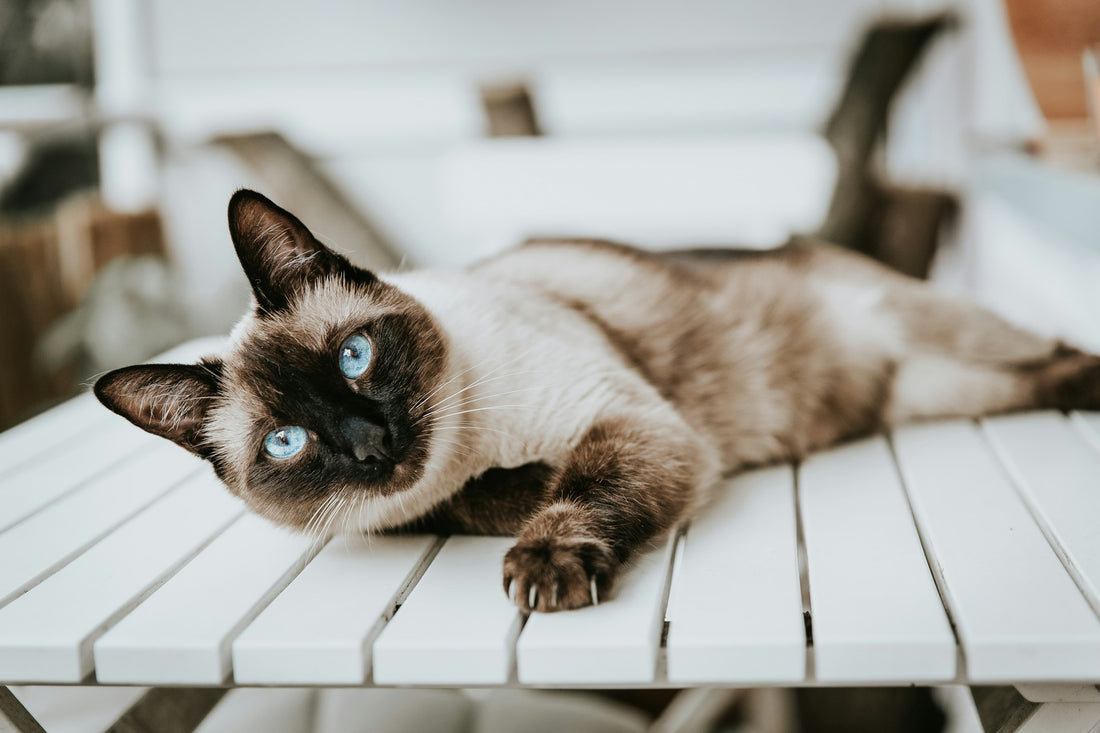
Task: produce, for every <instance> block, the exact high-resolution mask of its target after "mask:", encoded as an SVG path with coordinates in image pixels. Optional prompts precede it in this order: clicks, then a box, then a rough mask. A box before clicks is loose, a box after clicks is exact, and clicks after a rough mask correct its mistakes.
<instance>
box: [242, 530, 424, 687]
mask: <svg viewBox="0 0 1100 733" xmlns="http://www.w3.org/2000/svg"><path fill="white" fill-rule="evenodd" d="M438 541H439V540H438V539H437V538H436V537H434V536H431V535H416V536H396V537H376V538H373V539H369V538H366V537H354V538H347V539H344V538H337V539H335V540H333V541H332V542H330V543H329V544H328V546H327V547H325V549H324V550H322V551H321V553H320V554H319V555H317V557H315V558H314V559H313V561H312V562H311V563H310V564H309V565H308V566H307V567H306V569H305V570H303V571H302V573H301V574H300V575H299V576H298V577H297V578H295V579H294V581H293V582H292V583H291V584H290V585H289V587H287V589H286V590H284V591H283V592H282V593H281V594H279V597H278V598H276V599H275V600H274V601H273V602H272V603H271V604H270V605H269V606H268V607H267V608H266V609H264V611H263V612H262V613H261V614H260V615H259V616H258V617H257V618H256V620H255V621H253V622H252V623H251V624H250V625H249V626H248V627H247V628H245V630H244V631H243V632H241V634H240V636H238V637H237V639H236V641H234V642H233V678H234V680H235V681H236V682H237V683H238V684H284V685H290V684H302V685H324V684H329V685H357V684H362V683H363V682H364V680H365V679H366V677H367V671H368V668H369V665H370V659H371V657H370V645H371V643H372V642H373V641H374V638H375V636H376V635H377V633H378V631H380V630H381V628H382V623H383V622H384V620H385V619H387V618H388V617H390V616H391V615H392V614H393V610H394V608H395V606H396V604H397V602H398V601H399V600H400V599H401V592H402V591H403V590H404V589H405V588H406V587H407V586H408V584H409V583H410V582H411V580H412V579H413V578H415V577H416V576H417V575H418V573H419V572H420V571H422V570H423V568H424V566H425V565H426V564H427V562H428V560H429V559H430V558H431V557H432V552H433V551H434V550H435V549H436V547H437V543H438Z"/></svg>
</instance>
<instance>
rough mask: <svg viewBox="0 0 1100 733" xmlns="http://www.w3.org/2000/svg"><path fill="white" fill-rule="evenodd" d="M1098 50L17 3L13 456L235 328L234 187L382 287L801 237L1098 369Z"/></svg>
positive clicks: (374, 1)
mask: <svg viewBox="0 0 1100 733" xmlns="http://www.w3.org/2000/svg"><path fill="white" fill-rule="evenodd" d="M1097 44H1100V3H1097V2H1095V0H937V1H932V0H831V1H830V2H820V1H819V0H679V1H678V2H676V3H671V2H659V1H658V0H629V1H628V0H600V2H592V1H591V0H588V1H585V2H582V1H580V0H557V2H553V3H533V2H516V1H515V0H511V1H508V0H471V1H469V2H463V3H454V2H446V1H445V0H405V1H404V2H400V3H396V2H384V1H383V0H361V1H360V2H350V1H347V2H340V1H338V0H315V1H314V2H311V3H304V2H297V3H296V2H290V1H289V0H265V1H264V2H260V0H236V1H234V2H224V1H221V0H219V1H215V0H192V1H191V2H170V1H169V0H146V1H142V0H0V325H2V328H0V429H2V428H4V427H7V426H10V425H13V424H15V423H17V422H19V421H21V420H23V419H25V418H27V417H29V416H30V415H32V414H34V413H35V412H36V411H40V410H42V409H44V408H45V407H47V406H49V405H50V404H52V403H54V402H57V401H59V400H61V399H64V398H66V397H68V396H70V395H71V394H73V393H74V392H76V391H77V390H79V389H81V388H83V387H85V386H86V385H87V383H88V380H89V379H91V378H92V377H93V376H94V375H96V374H98V373H100V372H102V371H103V370H106V369H109V368H113V367H116V366H121V365H124V364H129V363H133V362H135V361H140V360H142V359H145V358H147V357H149V356H151V355H152V354H154V353H157V352H159V351H162V350H164V349H165V348H167V347H169V346H172V345H174V344H176V343H178V342H180V341H183V340H185V339H187V338H190V337H194V336H200V335H207V334H218V333H224V332H226V331H227V330H228V329H229V328H230V327H231V326H232V324H233V323H234V322H235V321H236V319H237V318H238V317H239V316H240V314H241V313H242V312H243V310H244V308H245V307H246V304H247V301H248V289H247V283H246V281H245V279H244V277H243V276H242V275H241V273H240V270H239V266H238V264H237V262H236V259H235V257H234V254H233V250H232V247H231V245H230V241H229V237H228V232H227V228H226V224H225V206H226V203H227V201H228V199H229V196H230V195H231V193H232V192H233V191H234V190H235V189H237V188H239V187H242V186H243V187H251V188H255V189H257V190H260V191H262V192H264V193H265V194H266V195H268V196H269V197H271V198H272V199H274V200H275V201H276V202H277V203H279V204H281V205H282V206H284V207H286V208H288V209H290V210H292V211H293V212H295V213H296V214H297V215H299V217H300V218H302V219H303V221H304V222H305V223H306V224H307V225H308V226H309V227H310V228H311V229H312V230H313V231H314V232H315V233H316V234H317V235H318V236H319V238H321V239H322V241H324V242H326V243H327V244H328V245H330V246H332V247H334V248H336V249H337V250H339V251H342V252H344V253H345V254H347V255H348V256H349V257H350V258H351V259H352V260H353V261H355V262H356V263H358V264H361V265H363V266H367V267H372V268H379V269H390V268H399V267H414V266H457V265H462V264H464V263H468V262H471V261H474V260H476V259H478V258H481V257H485V256H487V255H489V254H492V253H493V252H495V251H498V250H500V249H502V248H504V247H506V246H509V245H512V244H514V243H516V242H518V241H521V240H522V239H524V238H526V237H528V236H545V235H566V236H598V237H606V238H613V239H620V240H624V241H628V242H632V243H636V244H641V245H643V246H647V247H662V248H671V247H681V246H684V247H696V246H701V245H708V244H715V245H726V246H730V245H737V246H751V247H770V246H775V245H778V244H780V243H782V242H783V241H785V240H786V238H787V237H788V236H790V235H791V234H793V233H805V234H814V235H818V236H822V237H824V238H827V239H830V240H833V241H837V242H839V243H841V244H844V245H845V246H849V247H852V248H853V249H857V250H860V251H863V252H866V253H868V254H870V255H872V256H874V257H877V258H879V259H880V260H883V261H884V262H886V263H888V264H890V265H891V266H894V267H897V268H898V269H900V270H902V271H904V272H907V273H909V274H912V275H914V276H917V277H929V278H931V279H933V280H934V281H936V282H938V283H939V284H940V285H941V286H942V287H945V288H951V289H955V290H958V291H962V292H966V293H968V294H970V295H971V296H972V297H975V298H977V299H979V300H981V301H982V302H984V303H986V304H987V305H989V306H990V307H992V308H994V309H996V310H998V311H1000V312H1001V313H1002V314H1004V315H1005V316H1007V317H1009V318H1010V319H1012V320H1014V321H1016V322H1018V323H1021V324H1023V325H1026V326H1029V327H1031V328H1034V329H1037V330H1040V331H1044V332H1048V333H1053V334H1058V335H1061V336H1063V337H1064V338H1067V339H1068V340H1070V341H1072V342H1075V343H1077V344H1079V345H1081V346H1084V347H1088V348H1091V349H1093V350H1100V318H1098V315H1100V79H1098V74H1097V61H1098V58H1100V46H1098V45H1097ZM803 704H806V703H805V701H803ZM78 707H79V706H78ZM79 709H80V710H83V709H84V708H79ZM83 716H84V713H83V712H82V713H81V714H80V715H77V716H76V717H75V718H74V719H79V720H84V721H85V723H86V722H87V718H86V717H83ZM59 729H60V728H59ZM85 729H88V730H91V729H94V725H93V726H92V728H87V727H85V728H79V727H77V728H74V729H73V730H85ZM918 729H935V730H938V729H939V728H918Z"/></svg>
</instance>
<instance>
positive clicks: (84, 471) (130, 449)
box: [0, 423, 163, 531]
mask: <svg viewBox="0 0 1100 733" xmlns="http://www.w3.org/2000/svg"><path fill="white" fill-rule="evenodd" d="M155 440H163V439H162V438H154V437H153V436H152V435H149V434H148V433H144V432H142V431H141V430H139V429H138V428H136V427H134V426H132V425H130V424H128V423H127V424H118V423H112V424H111V427H110V428H107V429H103V430H100V429H95V430H88V431H86V432H85V433H82V434H81V435H79V436H77V438H76V439H74V440H73V441H72V444H71V445H68V446H65V447H64V448H62V449H59V450H58V451H57V453H56V455H55V456H53V457H50V456H49V455H46V456H42V457H41V458H40V459H39V460H35V461H32V462H30V463H25V464H23V466H22V467H20V468H19V469H17V470H16V471H13V472H12V473H10V474H8V475H6V476H4V478H3V479H0V531H3V530H5V529H7V528H8V527H10V526H12V525H13V524H15V523H16V522H18V521H20V520H22V519H24V518H25V517H27V516H29V515H30V514H33V513H34V512H36V511H38V510H39V509H41V508H42V507H44V506H46V505H47V504H49V503H50V502H52V501H54V500H56V499H57V498H58V497H60V496H64V495H65V494H66V493H68V492H69V491H72V490H73V489H74V488H76V487H77V486H80V485H81V484H83V483H84V482H86V481H88V480H89V479H91V478H94V477H95V476H97V475H99V474H100V473H101V472H103V471H104V470H105V469H108V468H109V467H111V466H113V465H114V464H117V463H119V462H120V461H122V460H124V459H125V458H127V457H128V456H131V455H133V454H135V453H136V452H137V451H139V450H141V449H143V448H148V447H149V446H150V445H152V444H153V442H154V441H155Z"/></svg>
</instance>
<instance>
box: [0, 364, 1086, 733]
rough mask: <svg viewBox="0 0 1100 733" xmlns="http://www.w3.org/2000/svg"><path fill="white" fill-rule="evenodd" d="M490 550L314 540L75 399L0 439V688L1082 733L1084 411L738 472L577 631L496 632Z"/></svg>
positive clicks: (496, 576)
mask: <svg viewBox="0 0 1100 733" xmlns="http://www.w3.org/2000/svg"><path fill="white" fill-rule="evenodd" d="M208 345H209V344H201V343H199V344H191V345H188V346H185V347H184V349H183V352H181V353H177V354H174V355H173V356H174V357H176V358H184V359H186V358H190V355H192V354H195V353H199V352H201V351H202V350H203V347H204V346H208ZM510 543H511V540H510V539H507V538H499V537H460V536H455V537H450V538H441V537H433V536H405V537H374V538H373V539H367V538H354V539H352V538H347V539H345V538H340V537H337V538H336V539H333V540H331V541H329V542H328V543H327V544H325V545H323V546H322V545H321V544H318V543H315V542H313V541H312V540H310V539H309V538H306V537H302V536H299V535H294V534H289V533H287V532H285V531H283V530H281V529H278V528H275V527H273V526H271V525H269V524H267V523H266V522H265V521H263V520H261V519H259V518H257V517H254V516H252V515H250V514H249V513H247V512H246V511H245V509H244V507H243V506H242V505H241V503H240V502H239V501H238V500H236V499H235V498H233V497H232V496H231V495H230V494H229V493H228V492H227V491H226V490H225V489H224V488H223V487H222V486H221V485H220V484H219V482H218V480H217V479H216V478H215V477H214V475H213V473H212V472H211V471H210V470H209V468H208V467H207V466H206V464H204V463H203V462H201V461H200V460H199V459H197V458H193V457H191V456H190V455H189V454H187V453H185V452H184V451H182V450H180V449H179V448H177V447H175V446H173V445H171V444H169V443H168V442H166V441H164V440H161V439H158V438H155V437H152V436H150V435H147V434H145V433H143V432H141V431H139V430H138V429H137V428H133V427H131V426H130V425H129V424H128V423H125V422H124V421H123V420H122V419H121V418H117V417H115V416H114V415H112V414H111V413H109V412H108V411H107V410H105V409H103V408H102V407H100V406H99V405H98V404H97V403H96V402H95V400H94V398H93V397H92V396H91V395H83V396H81V397H78V398H76V399H74V400H72V401H70V402H68V403H66V404H64V405H62V406H60V407H57V408H55V409H53V410H51V411H49V412H47V413H45V414H43V415H41V416H39V417H37V418H35V419H33V420H31V421H29V422H27V423H25V424H23V425H21V426H18V427H17V428H15V429H13V430H10V431H8V432H7V433H5V434H3V435H0V684H9V685H10V684H17V683H45V684H85V685H87V684H108V683H109V684H135V685H159V686H191V687H205V686H209V687H227V686H252V685H276V686H299V685H302V686H311V685H352V686H358V685H379V686H389V685H401V686H406V685H412V686H418V685H419V686H552V687H570V688H576V687H634V688H636V687H710V686H714V687H751V686H765V685H783V686H805V685H823V686H829V685H908V684H958V685H970V686H975V687H976V686H982V688H983V691H981V692H979V693H977V694H976V695H975V699H976V700H977V701H978V703H979V711H982V710H983V706H984V707H985V708H987V709H986V710H985V711H984V712H983V722H984V723H985V724H986V725H987V726H988V727H989V728H990V729H998V730H1001V729H1007V728H1006V726H1010V725H1015V724H1018V723H1019V724H1022V727H1021V728H1020V729H1021V730H1033V731H1047V730H1072V731H1082V732H1085V731H1088V730H1090V729H1091V728H1092V727H1093V726H1094V725H1095V724H1096V723H1097V722H1100V689H1098V688H1097V686H1096V683H1097V682H1100V616H1098V613H1100V413H1094V414H1088V413H1078V414H1072V415H1068V416H1067V415H1062V414H1059V413H1054V412H1036V413H1029V414H1019V415H1012V416H1004V417H996V418H991V419H988V420H983V421H981V422H979V423H974V422H969V421H959V420H956V421H947V422H940V423H928V424H920V425H914V426H909V427H905V428H902V429H900V430H898V431H897V432H896V433H894V434H893V435H891V436H880V437H875V438H871V439H867V440H861V441H858V442H855V443H852V444H849V445H845V446H842V447H839V448H836V449H834V450H831V451H827V452H823V453H820V454H817V455H814V456H812V457H811V458H810V459H809V460H807V461H806V462H805V463H804V464H802V465H800V466H797V467H792V466H779V467H774V468H769V469H764V470H759V471H755V472H752V473H748V474H744V475H742V476H739V477H737V478H734V479H732V480H730V481H729V482H727V483H726V484H725V485H724V486H723V487H722V488H721V492H720V495H719V499H718V501H717V502H716V504H715V505H714V506H713V507H711V508H710V509H709V510H708V511H707V512H706V513H705V514H703V516H701V517H699V518H698V519H696V520H695V521H694V522H693V523H692V524H691V525H690V526H689V527H687V528H686V529H685V530H684V531H683V532H681V533H679V534H678V535H677V536H675V537H673V538H670V539H669V540H668V541H667V542H665V543H663V544H662V545H661V546H660V547H658V548H656V549H655V550H654V551H653V552H651V553H650V554H648V555H646V556H644V557H643V558H641V559H640V561H639V562H638V563H637V564H636V565H635V566H634V567H633V568H632V569H631V570H630V571H629V572H628V573H627V574H626V575H625V577H623V579H622V582H621V583H620V585H619V587H618V589H617V591H616V592H615V594H614V596H613V597H612V598H610V599H607V601H606V602H604V603H602V604H601V605H599V606H597V607H592V608H586V609H582V610H579V611H574V612H568V613H558V614H551V615H534V616H531V617H526V616H524V615H523V614H521V613H519V612H518V611H517V610H516V609H515V608H514V607H513V606H512V605H511V604H510V603H509V602H508V600H507V599H506V598H505V595H504V593H503V591H502V590H501V584H500V564H501V558H502V556H503V554H504V552H505V550H506V549H507V548H508V547H509V546H510ZM1010 685H1011V686H1015V688H1016V690H1017V691H1018V692H1013V691H1012V690H1011V688H1009V689H1008V692H1007V693H1006V692H1005V690H1004V689H1001V688H1003V687H1004V686H1010ZM984 688H995V689H984ZM3 692H4V691H3V689H2V688H0V693H3ZM1025 698H1026V700H1030V701H1032V702H1030V703H1027V702H1025ZM1004 700H1009V701H1010V702H1012V703H1013V704H1012V705H1011V706H1010V707H1011V710H1007V709H1003V710H1001V711H1000V712H996V711H994V712H991V710H992V708H994V707H997V706H998V705H999V704H1000V703H1001V702H1003V701H1004ZM5 701H6V702H5ZM1035 703H1039V704H1035ZM1042 703H1045V704H1042ZM5 714H6V715H7V723H8V725H10V726H12V727H13V728H14V729H15V730H35V728H33V727H28V726H29V725H30V724H27V723H25V722H24V723H20V722H19V721H20V720H25V719H24V718H22V717H21V716H22V711H21V710H20V709H18V708H17V707H16V706H15V704H14V702H13V698H11V697H10V695H6V696H4V695H0V730H8V728H5ZM998 715H999V716H1000V718H999V719H1000V721H1001V722H1000V723H996V722H995V720H994V719H995V718H997V716H998ZM1010 718H1011V720H1010ZM991 721H994V722H991ZM1005 721H1009V722H1007V723H1006V722H1005ZM20 725H22V726H23V727H20ZM998 725H999V726H1000V727H997V726H998Z"/></svg>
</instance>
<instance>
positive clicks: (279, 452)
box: [264, 425, 309, 458]
mask: <svg viewBox="0 0 1100 733" xmlns="http://www.w3.org/2000/svg"><path fill="white" fill-rule="evenodd" d="M308 440H309V433H307V432H306V429H305V428H300V427H298V426H297V425H288V426H287V427H285V428H276V429H275V430H272V431H271V432H270V433H268V434H267V437H266V438H264V450H265V451H267V454H268V455H269V456H271V457H272V458H290V457H291V456H294V455H297V454H298V453H301V451H302V448H305V447H306V441H308Z"/></svg>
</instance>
